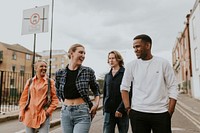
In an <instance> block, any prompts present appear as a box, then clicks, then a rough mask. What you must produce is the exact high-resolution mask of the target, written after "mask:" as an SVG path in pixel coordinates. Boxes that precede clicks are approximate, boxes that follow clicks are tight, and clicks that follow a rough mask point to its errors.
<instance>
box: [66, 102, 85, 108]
mask: <svg viewBox="0 0 200 133" xmlns="http://www.w3.org/2000/svg"><path fill="white" fill-rule="evenodd" d="M83 107H88V108H89V106H88V104H87V103H82V104H79V105H65V104H63V105H62V108H63V109H66V108H68V109H71V108H74V109H79V108H83Z"/></svg>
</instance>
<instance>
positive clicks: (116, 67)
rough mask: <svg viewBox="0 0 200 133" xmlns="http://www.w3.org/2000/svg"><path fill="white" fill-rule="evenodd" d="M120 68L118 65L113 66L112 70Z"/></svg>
mask: <svg viewBox="0 0 200 133" xmlns="http://www.w3.org/2000/svg"><path fill="white" fill-rule="evenodd" d="M119 69H120V66H114V67H112V71H118V70H119Z"/></svg>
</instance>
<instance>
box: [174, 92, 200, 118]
mask: <svg viewBox="0 0 200 133" xmlns="http://www.w3.org/2000/svg"><path fill="white" fill-rule="evenodd" d="M177 104H178V105H180V106H181V107H183V108H184V109H186V110H188V111H190V112H192V113H193V114H195V115H197V116H199V117H200V100H197V99H194V98H191V97H190V96H188V95H187V94H179V97H178V101H177Z"/></svg>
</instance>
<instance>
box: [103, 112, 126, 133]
mask: <svg viewBox="0 0 200 133" xmlns="http://www.w3.org/2000/svg"><path fill="white" fill-rule="evenodd" d="M116 125H117V126H118V130H119V132H118V133H127V132H128V127H129V118H128V116H127V115H123V116H122V117H121V118H117V117H115V116H114V114H110V113H106V112H104V125H103V133H115V126H116Z"/></svg>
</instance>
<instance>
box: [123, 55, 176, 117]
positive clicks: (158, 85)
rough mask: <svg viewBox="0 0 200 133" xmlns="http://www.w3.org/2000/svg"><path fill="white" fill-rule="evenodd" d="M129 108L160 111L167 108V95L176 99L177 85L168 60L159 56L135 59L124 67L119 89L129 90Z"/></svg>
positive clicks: (152, 111)
mask: <svg viewBox="0 0 200 133" xmlns="http://www.w3.org/2000/svg"><path fill="white" fill-rule="evenodd" d="M131 82H133V86H132V91H133V92H132V100H131V101H132V103H131V108H132V109H134V110H137V111H141V112H150V113H162V112H166V111H167V110H168V101H169V97H170V98H173V99H177V97H178V86H177V81H176V78H175V75H174V71H173V69H172V67H171V65H170V64H169V62H168V61H167V60H165V59H162V58H160V57H155V56H153V58H152V59H151V60H147V61H144V60H141V59H136V60H134V61H132V62H130V63H129V64H127V67H126V69H125V73H124V76H123V80H122V83H121V90H127V91H130V86H131Z"/></svg>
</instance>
